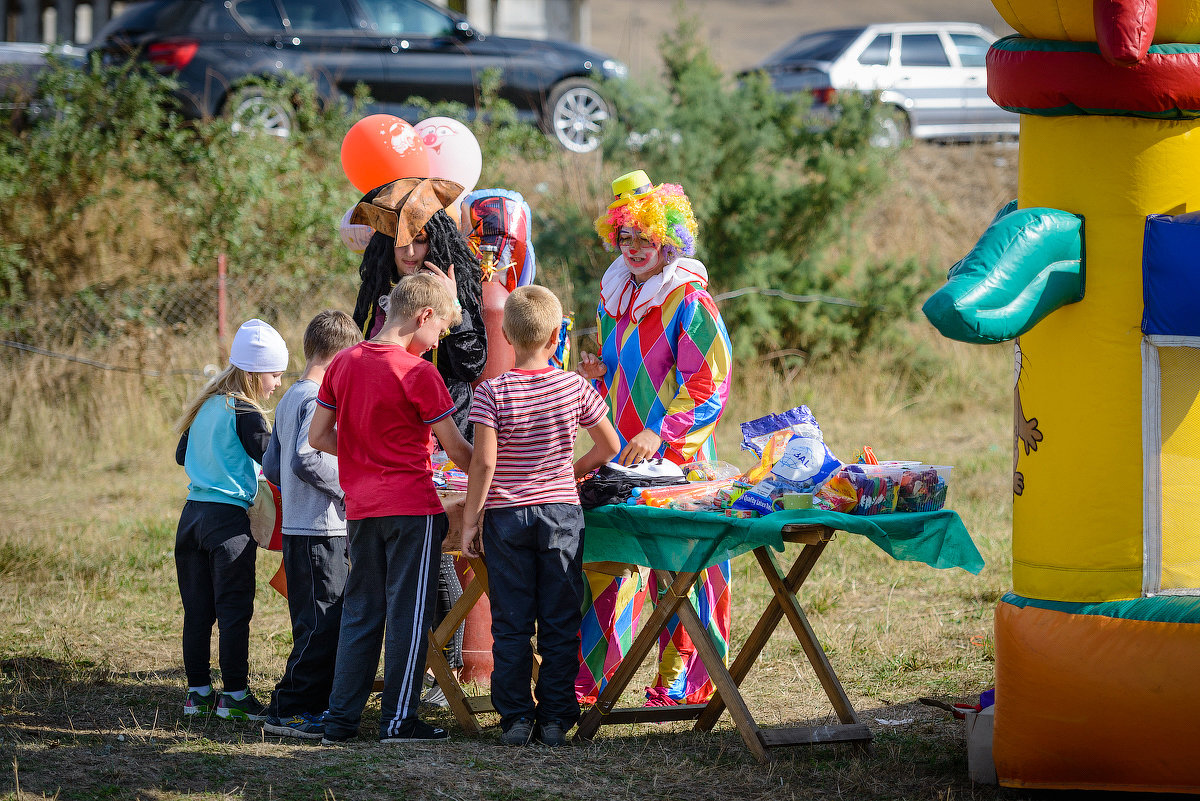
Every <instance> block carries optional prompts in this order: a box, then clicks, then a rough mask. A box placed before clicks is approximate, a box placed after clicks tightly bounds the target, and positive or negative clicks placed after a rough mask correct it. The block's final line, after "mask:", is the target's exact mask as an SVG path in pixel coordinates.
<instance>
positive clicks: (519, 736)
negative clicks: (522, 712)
mask: <svg viewBox="0 0 1200 801" xmlns="http://www.w3.org/2000/svg"><path fill="white" fill-rule="evenodd" d="M532 737H533V721H531V720H530V719H529V718H520V719H519V720H517V721H516V722H515V723H513V725H511V726H509V727H508V731H506V732H504V734H501V735H500V742H501V743H503V744H504V745H529V740H530V738H532Z"/></svg>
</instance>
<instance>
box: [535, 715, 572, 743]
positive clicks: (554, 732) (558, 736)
mask: <svg viewBox="0 0 1200 801" xmlns="http://www.w3.org/2000/svg"><path fill="white" fill-rule="evenodd" d="M537 741H538V742H539V743H541V744H542V745H548V746H550V747H551V748H561V747H563V746H564V745H566V744H567V732H566V731H565V730H564V729H563V725H562V724H561V723H559V722H558V721H557V720H547V721H546V722H545V723H539V724H538V727H537Z"/></svg>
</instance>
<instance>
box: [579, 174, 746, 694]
mask: <svg viewBox="0 0 1200 801" xmlns="http://www.w3.org/2000/svg"><path fill="white" fill-rule="evenodd" d="M613 193H614V194H615V195H616V200H615V201H614V202H613V203H612V205H610V206H609V207H608V210H607V211H606V212H605V213H604V214H603V215H601V217H600V218H599V219H597V220H596V231H597V233H598V234H599V235H600V237H601V239H603V240H604V243H605V245H606V246H607V247H611V248H615V249H618V250H620V255H619V256H617V258H616V260H615V261H613V263H612V264H611V265H610V266H609V268H608V270H607V271H606V272H605V273H604V277H603V278H602V279H601V288H600V304H599V308H598V309H597V318H598V321H597V322H598V325H597V331H598V334H597V341H598V345H599V356H598V357H597V356H593V355H592V354H589V353H584V354H582V355H581V357H580V363H579V372H580V374H581V375H583V376H584V377H586V378H590V379H592V380H593V381H594V382H595V385H596V389H597V390H599V392H600V394H601V396H602V397H604V399H605V400H606V402H607V403H608V406H609V413H610V418H611V420H612V422H613V425H614V426H615V427H616V429H617V433H618V434H619V435H620V440H621V452H620V454H619V455H618V457H617V460H618V461H619V462H620V463H621V464H623V465H631V464H637V463H638V462H640V461H642V460H643V459H650V458H655V457H659V456H661V457H664V458H666V459H669V460H670V461H672V462H675V463H677V464H683V463H686V462H689V461H692V460H693V459H699V458H708V459H713V458H715V455H716V454H715V449H714V446H713V432H714V430H715V428H716V424H717V420H719V419H720V417H721V412H722V411H723V410H724V408H725V401H726V399H727V398H728V396H729V383H730V368H731V347H730V343H729V334H728V333H727V332H726V330H725V323H724V321H722V319H721V314H720V312H718V311H717V305H716V303H715V302H714V301H713V299H712V296H711V295H709V293H708V291H707V289H706V287H707V285H708V271H707V270H706V269H705V267H704V265H703V264H701V263H700V262H699V261H697V260H695V259H693V258H689V257H690V256H691V255H692V254H694V253H695V250H696V220H695V217H694V216H693V214H692V207H691V203H690V202H689V201H688V198H687V195H685V194H684V193H683V189H682V188H681V187H679V186H677V185H674V184H659V185H658V186H655V185H653V184H652V183H651V182H650V179H649V177H648V176H647V175H646V173H645V172H643V171H641V170H637V171H635V172H632V173H629V174H628V175H624V176H622V177H620V178H618V179H617V180H616V181H614V182H613ZM586 573H587V579H588V580H587V586H588V589H589V591H590V598H589V601H590V608H588V609H587V611H586V612H585V613H584V620H583V627H582V664H581V666H580V672H579V678H578V680H577V682H576V685H575V689H576V695H577V696H578V697H579V698H580V700H581V701H584V702H589V701H594V700H595V698H596V696H597V695H598V694H599V692H600V690H601V689H603V686H604V684H605V683H606V681H607V679H608V677H610V676H611V675H612V674H613V671H615V670H616V668H617V665H618V664H619V663H620V661H621V658H622V657H623V656H624V654H625V652H626V650H627V649H628V647H629V645H630V643H631V642H632V640H633V637H634V635H635V634H636V630H637V626H638V618H639V617H640V615H641V611H642V606H643V603H644V601H645V599H646V596H647V594H648V595H649V598H650V600H651V603H653V599H654V598H656V597H657V595H658V592H659V588H658V587H657V586H656V581H655V577H654V575H653V574H651V576H650V581H649V583H648V586H646V587H644V588H643V587H641V585H640V577H639V575H638V573H636V572H633V571H627V572H622V571H621V570H606V571H605V572H595V571H592V570H588V571H586ZM729 578H730V575H729V563H728V562H723V563H721V564H718V565H713V566H712V567H710V568H708V569H707V570H706V571H705V574H704V577H703V578H702V579H701V580H700V582H699V583H698V584H697V585H696V587H695V588H694V589H693V590H692V598H691V600H692V605H693V606H694V607H695V608H696V610H697V612H698V613H699V615H700V619H701V621H702V622H703V623H704V625H705V627H706V628H707V629H708V630H709V632H710V633H711V634H712V636H713V640H714V642H715V644H716V646H717V649H718V650H719V651H720V652H721V653H722V655H724V654H725V653H726V652H727V650H728V641H729V619H730V611H729V609H730V607H729ZM662 589H663V590H665V589H666V588H662ZM659 652H660V660H659V669H658V676H657V678H656V680H655V686H654V687H651V688H649V689H648V691H647V698H648V701H647V704H648V705H665V704H672V703H677V704H685V703H700V702H702V701H705V700H707V699H708V698H709V697H710V696H711V695H712V693H713V685H712V682H711V681H710V680H709V677H708V672H707V671H706V670H705V669H704V665H703V663H702V662H701V660H700V658H699V656H698V655H697V654H696V650H695V646H694V645H693V644H692V642H691V640H690V638H689V637H688V635H687V633H686V632H685V631H684V628H683V626H681V625H679V620H678V618H672V620H671V622H670V624H669V625H668V626H667V629H666V630H665V631H664V632H663V633H662V634H661V635H660V637H659Z"/></svg>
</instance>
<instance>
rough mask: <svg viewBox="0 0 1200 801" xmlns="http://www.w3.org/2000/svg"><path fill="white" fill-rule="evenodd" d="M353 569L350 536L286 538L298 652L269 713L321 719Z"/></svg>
mask: <svg viewBox="0 0 1200 801" xmlns="http://www.w3.org/2000/svg"><path fill="white" fill-rule="evenodd" d="M349 568H350V562H349V560H348V559H347V557H346V536H345V535H344V534H343V535H341V536H334V537H321V536H308V535H297V534H284V535H283V572H284V573H286V574H287V589H288V612H289V613H290V614H291V618H292V653H291V654H290V655H289V656H288V660H287V667H285V668H284V671H283V678H282V679H280V680H279V683H278V684H276V685H275V693H274V695H273V696H272V698H271V708H270V710H269V714H271V715H275V716H277V717H281V718H285V719H286V718H290V717H292V716H293V715H299V714H301V713H304V712H307V713H309V714H313V715H319V714H321V713H322V712H324V711H325V709H326V708H327V707H328V706H329V690H330V689H331V688H332V687H333V669H334V664H335V662H336V660H337V644H338V632H339V631H340V630H341V627H342V593H343V592H344V591H345V589H346V573H347V572H348V571H349Z"/></svg>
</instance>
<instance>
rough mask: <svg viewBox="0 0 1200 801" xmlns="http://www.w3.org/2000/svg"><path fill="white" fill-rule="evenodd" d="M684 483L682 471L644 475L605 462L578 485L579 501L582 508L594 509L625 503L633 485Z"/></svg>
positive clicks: (685, 481) (654, 485) (647, 485)
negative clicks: (672, 473) (677, 473)
mask: <svg viewBox="0 0 1200 801" xmlns="http://www.w3.org/2000/svg"><path fill="white" fill-rule="evenodd" d="M686 483H687V479H686V478H684V476H683V474H682V472H681V473H680V475H678V476H673V475H672V476H645V475H638V474H637V473H636V472H633V471H629V470H621V469H617V468H615V467H612V466H611V465H607V464H606V465H601V466H600V469H599V470H597V471H596V472H595V473H593V474H592V476H591V477H590V478H588V479H587V480H585V481H584V482H583V483H581V484H580V485H579V503H580V505H581V506H583V508H584V509H595V508H596V507H597V506H604V505H606V504H610V503H625V501H627V500H629V496H631V495H633V490H634V488H635V487H669V486H674V485H676V484H686Z"/></svg>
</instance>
